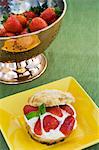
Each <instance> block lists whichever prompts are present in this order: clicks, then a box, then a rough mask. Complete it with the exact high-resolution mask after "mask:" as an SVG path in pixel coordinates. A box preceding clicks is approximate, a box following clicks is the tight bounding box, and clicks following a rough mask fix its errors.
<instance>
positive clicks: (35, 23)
mask: <svg viewBox="0 0 99 150" xmlns="http://www.w3.org/2000/svg"><path fill="white" fill-rule="evenodd" d="M47 26H48V25H47V23H46V22H45V21H44V20H43V19H42V18H40V17H35V18H34V19H32V21H31V23H30V24H29V28H30V31H31V32H34V31H38V30H41V29H43V28H45V27H47Z"/></svg>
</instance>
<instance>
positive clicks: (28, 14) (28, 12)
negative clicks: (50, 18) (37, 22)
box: [24, 11, 36, 20]
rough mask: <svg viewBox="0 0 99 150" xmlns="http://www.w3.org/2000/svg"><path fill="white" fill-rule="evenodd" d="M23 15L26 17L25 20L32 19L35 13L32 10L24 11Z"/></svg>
mask: <svg viewBox="0 0 99 150" xmlns="http://www.w3.org/2000/svg"><path fill="white" fill-rule="evenodd" d="M24 16H25V17H26V18H27V20H30V19H33V18H34V17H36V14H35V13H34V12H32V11H26V12H25V13H24Z"/></svg>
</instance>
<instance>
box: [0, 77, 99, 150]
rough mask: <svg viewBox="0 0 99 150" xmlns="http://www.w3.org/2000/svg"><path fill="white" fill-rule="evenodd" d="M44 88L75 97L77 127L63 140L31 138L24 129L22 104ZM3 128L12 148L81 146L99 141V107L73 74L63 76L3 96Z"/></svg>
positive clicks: (75, 149)
mask: <svg viewBox="0 0 99 150" xmlns="http://www.w3.org/2000/svg"><path fill="white" fill-rule="evenodd" d="M44 89H58V90H62V91H65V92H66V91H68V92H71V93H72V95H73V96H74V97H75V99H76V101H75V103H74V108H75V109H76V111H77V122H78V125H77V128H76V130H74V131H73V132H72V134H71V135H70V136H69V137H68V138H67V139H65V141H64V142H60V143H58V144H55V145H52V146H47V145H43V144H41V143H38V142H36V141H34V140H32V139H31V137H30V136H29V135H28V133H27V131H26V129H25V123H24V120H23V112H22V108H23V106H24V105H25V104H26V102H27V99H28V97H29V96H31V95H32V94H34V93H35V92H38V91H41V90H44ZM0 129H1V131H2V133H3V136H4V138H5V140H6V142H7V144H8V146H9V148H10V149H11V150H33V149H34V150H48V149H51V150H63V149H65V150H66V149H67V150H78V149H79V150H80V149H83V148H85V147H88V146H91V145H93V144H95V143H98V142H99V111H98V107H97V106H96V105H95V103H94V102H93V101H92V99H91V98H90V97H89V96H88V95H87V93H86V92H85V91H84V90H83V89H82V87H81V86H80V85H79V84H78V83H77V81H76V80H75V79H74V78H72V77H68V78H64V79H61V80H58V81H55V82H52V83H49V84H45V85H43V86H40V87H37V88H34V89H30V90H28V91H24V92H21V93H18V94H15V95H12V96H9V97H6V98H3V99H1V100H0Z"/></svg>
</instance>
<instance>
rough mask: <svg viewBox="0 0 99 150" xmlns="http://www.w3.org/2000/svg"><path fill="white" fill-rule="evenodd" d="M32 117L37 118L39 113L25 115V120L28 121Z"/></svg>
mask: <svg viewBox="0 0 99 150" xmlns="http://www.w3.org/2000/svg"><path fill="white" fill-rule="evenodd" d="M33 117H39V112H38V111H35V112H30V113H28V114H27V115H26V118H27V119H28V120H29V119H31V118H33Z"/></svg>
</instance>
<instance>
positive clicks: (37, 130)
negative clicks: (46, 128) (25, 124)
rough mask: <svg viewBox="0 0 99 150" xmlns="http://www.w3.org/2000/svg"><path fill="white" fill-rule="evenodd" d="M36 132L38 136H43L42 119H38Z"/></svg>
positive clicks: (35, 127)
mask: <svg viewBox="0 0 99 150" xmlns="http://www.w3.org/2000/svg"><path fill="white" fill-rule="evenodd" d="M34 132H35V134H37V135H42V130H41V121H40V119H38V121H37V122H36V124H35V126H34Z"/></svg>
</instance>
